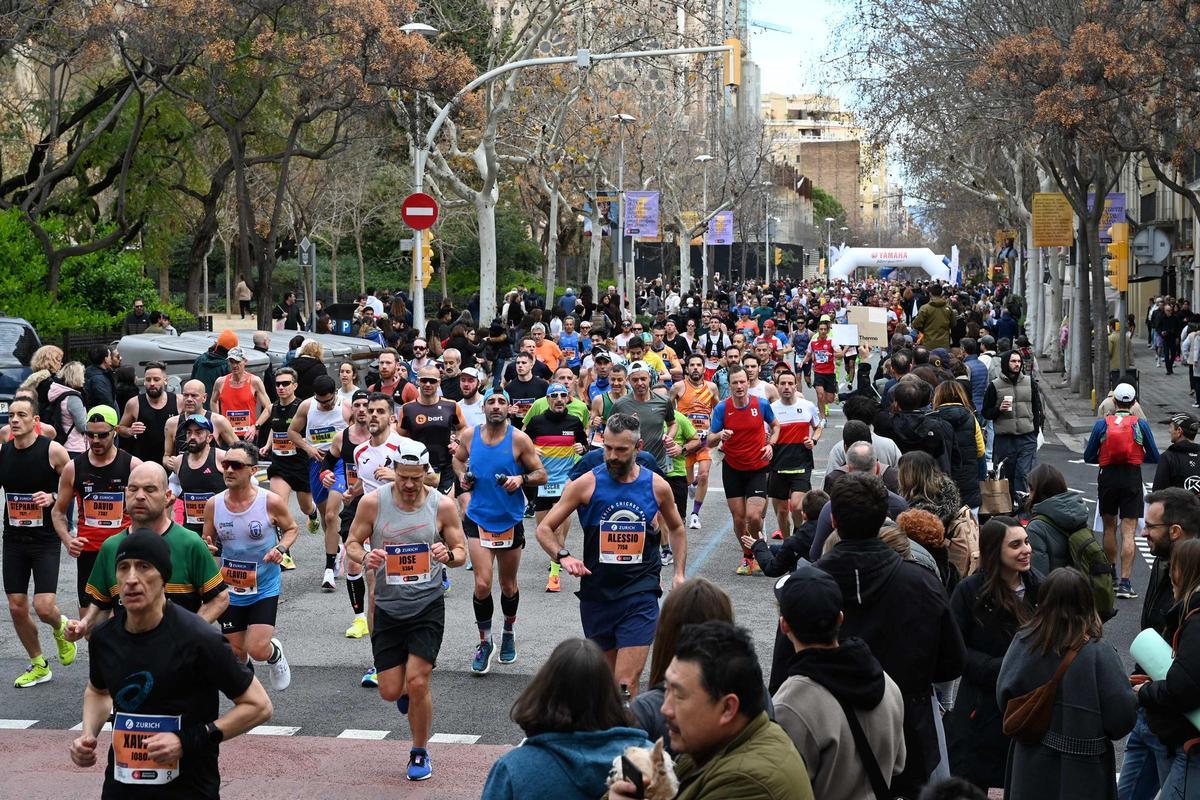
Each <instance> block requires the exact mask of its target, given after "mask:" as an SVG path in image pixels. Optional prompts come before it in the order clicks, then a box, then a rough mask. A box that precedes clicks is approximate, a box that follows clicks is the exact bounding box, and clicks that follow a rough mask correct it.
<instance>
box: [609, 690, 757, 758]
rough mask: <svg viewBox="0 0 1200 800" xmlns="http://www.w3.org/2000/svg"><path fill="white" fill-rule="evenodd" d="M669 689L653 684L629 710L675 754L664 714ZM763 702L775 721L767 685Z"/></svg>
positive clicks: (639, 723)
mask: <svg viewBox="0 0 1200 800" xmlns="http://www.w3.org/2000/svg"><path fill="white" fill-rule="evenodd" d="M666 696H667V690H666V686H665V685H664V684H661V683H660V684H658V685H657V686H651V687H650V688H649V689H647V690H646V691H644V692H639V693H638V696H637V697H635V698H633V701H632V702H630V704H629V711H630V713H632V714H633V718H634V720H636V722H637V725H638V727H639V728H641V729H642V730H644V731H645V732H646V735H647V736H648V738H649V739H650V741H653V742H657V741H658V740H659V739H662V740H663V747H665V748H666V749H667V752H668V753H670V754H671V755H675V748H674V747H672V746H671V732H670V731H668V730H667V718H666V717H664V716H663V713H662V705H663V700H664V699H666ZM763 702H764V703H765V704H766V709H767V719H769V720H771V721H772V722H774V721H775V703H774V702H772V700H771V694H770V692H768V691H767V687H766V686H764V687H763Z"/></svg>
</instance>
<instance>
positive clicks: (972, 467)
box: [934, 403, 983, 510]
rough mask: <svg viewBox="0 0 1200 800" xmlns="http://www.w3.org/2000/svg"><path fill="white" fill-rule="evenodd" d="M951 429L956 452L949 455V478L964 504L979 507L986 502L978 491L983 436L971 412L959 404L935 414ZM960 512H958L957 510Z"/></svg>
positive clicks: (949, 406) (952, 404) (951, 405)
mask: <svg viewBox="0 0 1200 800" xmlns="http://www.w3.org/2000/svg"><path fill="white" fill-rule="evenodd" d="M934 414H936V415H937V416H938V418H939V419H941V420H942V421H944V422H945V423H946V424H948V425H949V426H950V429H951V431H952V433H953V435H954V449H953V450H951V452H950V473H949V474H950V477H951V478H953V479H954V485H955V486H957V487H958V493H959V495H960V497H961V498H962V502H963V503H964V504H965V505H968V506H970V507H971V508H978V507H979V505H980V503H982V502H983V496H982V494H981V493H980V491H979V457H980V456H982V455H983V435H982V432H981V431H980V430H979V423H978V422H976V421H975V415H974V414H972V413H971V411H970V409H968V408H967V407H966V406H963V405H961V404H959V403H946V404H945V405H942V406H939V407H938V409H937V411H935V412H934ZM955 510H957V509H955Z"/></svg>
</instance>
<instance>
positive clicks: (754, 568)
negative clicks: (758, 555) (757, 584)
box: [750, 558, 763, 575]
mask: <svg viewBox="0 0 1200 800" xmlns="http://www.w3.org/2000/svg"><path fill="white" fill-rule="evenodd" d="M750 574H751V575H762V574H763V571H762V567H760V566H759V565H758V560H757V559H754V558H752V559H750Z"/></svg>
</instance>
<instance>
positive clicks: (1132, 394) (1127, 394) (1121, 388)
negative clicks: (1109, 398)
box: [1113, 383, 1137, 403]
mask: <svg viewBox="0 0 1200 800" xmlns="http://www.w3.org/2000/svg"><path fill="white" fill-rule="evenodd" d="M1136 398H1137V392H1136V391H1135V390H1134V388H1133V387H1132V386H1130V385H1129V384H1128V383H1118V384H1117V388H1116V389H1113V399H1114V400H1117V401H1119V402H1121V403H1132V402H1133V401H1134V400H1135V399H1136Z"/></svg>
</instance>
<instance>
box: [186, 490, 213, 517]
mask: <svg viewBox="0 0 1200 800" xmlns="http://www.w3.org/2000/svg"><path fill="white" fill-rule="evenodd" d="M212 496H213V493H212V492H184V493H183V519H184V522H185V523H186V524H188V525H203V524H204V504H205V503H207V502H208V498H210V497H212Z"/></svg>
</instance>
